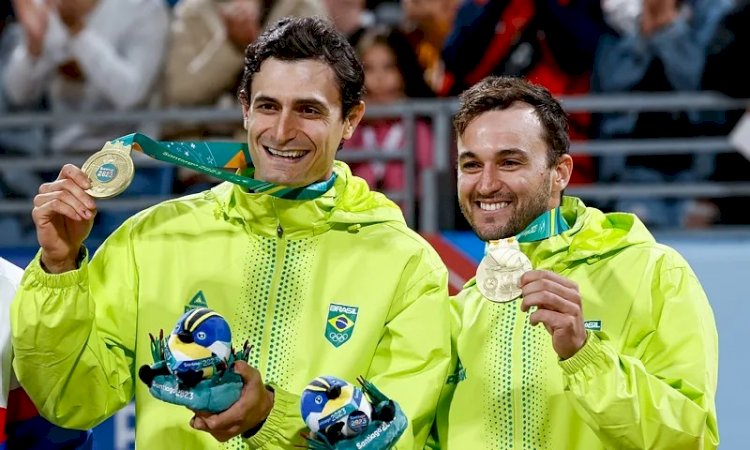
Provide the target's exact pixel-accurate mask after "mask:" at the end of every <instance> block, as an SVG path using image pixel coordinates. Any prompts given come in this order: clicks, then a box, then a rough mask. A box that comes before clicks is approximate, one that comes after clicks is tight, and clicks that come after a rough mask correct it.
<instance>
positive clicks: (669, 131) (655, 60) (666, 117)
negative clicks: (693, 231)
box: [592, 0, 731, 228]
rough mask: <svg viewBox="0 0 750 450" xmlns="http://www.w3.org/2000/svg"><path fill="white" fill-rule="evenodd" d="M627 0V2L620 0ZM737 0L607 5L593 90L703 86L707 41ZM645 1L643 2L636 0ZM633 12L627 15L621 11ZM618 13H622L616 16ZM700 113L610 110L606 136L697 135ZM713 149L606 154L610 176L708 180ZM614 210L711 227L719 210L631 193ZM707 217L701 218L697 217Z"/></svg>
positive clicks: (652, 220)
mask: <svg viewBox="0 0 750 450" xmlns="http://www.w3.org/2000/svg"><path fill="white" fill-rule="evenodd" d="M620 1H621V2H625V0H620ZM730 1H731V0H684V1H683V0H643V3H642V6H641V8H640V12H639V11H638V8H637V6H636V5H631V6H630V7H629V8H625V7H624V6H623V5H622V4H621V5H620V8H619V9H616V8H612V10H607V13H608V14H607V16H606V19H607V21H608V23H610V24H611V26H612V30H611V32H609V33H607V34H606V35H604V36H603V37H602V38H601V40H600V42H599V48H598V50H597V59H596V63H595V68H594V76H593V82H592V84H593V88H594V90H596V91H598V92H607V93H613V92H636V91H640V92H665V91H697V90H698V89H699V88H700V79H701V74H702V73H703V67H704V63H705V59H706V46H707V44H708V41H709V39H710V38H711V36H712V35H713V33H714V30H715V29H716V25H717V23H718V22H719V20H721V18H722V17H723V16H724V14H725V13H726V11H727V9H728V7H729V2H730ZM630 2H631V3H639V4H640V2H641V0H630ZM625 10H627V11H629V13H628V14H622V12H623V11H625ZM614 11H619V12H620V14H619V15H615V14H614ZM698 121H699V117H698V115H697V114H693V113H690V112H643V113H636V112H628V113H617V114H604V115H603V116H602V119H601V123H600V127H599V134H600V136H601V137H603V138H609V137H611V138H665V137H687V136H690V135H691V134H692V135H695V134H699V132H700V131H699V130H700V128H699V127H696V125H698V123H697V122H698ZM713 159H714V158H713V155H705V154H704V155H697V156H696V157H695V158H693V156H692V155H665V156H638V155H631V156H627V157H624V156H622V157H620V156H609V157H606V158H603V159H602V167H601V176H602V178H603V179H605V180H619V181H623V182H644V183H648V182H650V183H658V182H665V181H699V180H707V179H708V178H709V176H710V175H711V173H712V171H713ZM614 208H615V209H617V210H624V211H631V212H635V213H636V214H638V215H639V217H640V218H641V219H642V220H643V221H644V222H646V223H647V224H648V225H650V226H653V227H672V228H675V227H679V226H683V225H687V224H688V223H689V224H690V225H691V226H701V225H707V224H710V223H711V222H713V221H714V220H715V219H716V217H715V216H716V208H714V207H712V206H711V205H709V204H706V203H705V202H701V203H695V202H692V201H689V200H679V199H671V200H652V199H648V198H637V199H625V200H621V201H619V202H618V203H617V204H616V205H614ZM699 216H702V217H699Z"/></svg>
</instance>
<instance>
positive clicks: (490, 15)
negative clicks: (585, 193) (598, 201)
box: [439, 0, 606, 184]
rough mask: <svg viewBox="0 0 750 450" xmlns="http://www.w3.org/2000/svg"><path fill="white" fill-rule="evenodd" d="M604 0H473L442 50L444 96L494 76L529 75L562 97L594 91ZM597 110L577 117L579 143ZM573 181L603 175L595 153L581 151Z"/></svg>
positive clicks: (574, 132) (573, 123) (573, 125)
mask: <svg viewBox="0 0 750 450" xmlns="http://www.w3.org/2000/svg"><path fill="white" fill-rule="evenodd" d="M600 1H601V0H577V1H569V0H535V1H530V0H502V1H474V0H465V1H464V2H463V3H462V4H461V7H460V8H459V10H458V13H457V15H456V20H455V22H454V24H453V30H452V31H451V34H450V36H449V37H448V40H447V41H446V43H445V47H444V48H443V51H442V58H443V62H444V64H445V76H444V77H443V80H442V82H441V86H440V89H439V93H440V94H441V95H456V94H458V93H460V92H462V91H463V90H464V89H466V88H468V87H469V86H471V85H473V84H475V83H476V82H478V81H479V80H481V79H482V78H484V77H486V76H488V75H510V76H523V77H525V78H528V79H529V80H531V81H533V82H535V83H538V84H541V85H543V86H545V87H546V88H547V89H549V90H550V91H551V92H552V93H553V94H555V95H557V96H563V95H576V94H585V93H587V92H589V88H590V80H591V71H592V68H593V60H594V55H595V52H596V45H597V41H598V39H599V37H600V36H601V35H602V33H603V32H604V30H605V28H606V26H605V23H604V18H603V17H602V10H601V6H600ZM590 123H591V118H590V115H589V114H583V113H576V114H571V116H570V134H571V138H572V139H573V140H583V139H587V138H588V137H589V136H590ZM573 159H574V161H575V166H576V170H575V171H574V173H573V178H572V179H571V184H581V183H590V182H593V181H594V180H595V179H596V167H595V163H594V161H593V159H592V158H590V157H588V156H586V155H574V157H573Z"/></svg>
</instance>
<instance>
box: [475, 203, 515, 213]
mask: <svg viewBox="0 0 750 450" xmlns="http://www.w3.org/2000/svg"><path fill="white" fill-rule="evenodd" d="M508 205H510V202H498V203H484V202H479V208H481V209H482V210H483V211H497V210H498V209H504V208H506V207H508Z"/></svg>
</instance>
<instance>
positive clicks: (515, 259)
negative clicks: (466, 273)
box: [477, 238, 532, 303]
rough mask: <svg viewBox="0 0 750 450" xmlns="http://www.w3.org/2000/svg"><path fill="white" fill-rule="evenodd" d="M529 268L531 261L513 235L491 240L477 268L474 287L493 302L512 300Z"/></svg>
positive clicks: (515, 296) (517, 295)
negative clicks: (475, 285)
mask: <svg viewBox="0 0 750 450" xmlns="http://www.w3.org/2000/svg"><path fill="white" fill-rule="evenodd" d="M529 270H532V267H531V261H529V258H528V257H527V256H526V255H524V254H523V253H522V252H521V247H520V246H519V244H518V240H516V238H508V239H503V240H500V241H493V242H490V244H489V246H488V248H487V252H486V254H485V255H484V258H482V262H480V263H479V267H478V268H477V288H479V292H481V293H482V295H484V296H485V297H487V298H488V299H489V300H491V301H493V302H495V303H506V302H509V301H511V300H515V299H517V298H518V297H520V296H521V288H520V287H519V286H518V285H519V282H520V280H521V276H522V275H523V274H524V273H526V272H528V271H529Z"/></svg>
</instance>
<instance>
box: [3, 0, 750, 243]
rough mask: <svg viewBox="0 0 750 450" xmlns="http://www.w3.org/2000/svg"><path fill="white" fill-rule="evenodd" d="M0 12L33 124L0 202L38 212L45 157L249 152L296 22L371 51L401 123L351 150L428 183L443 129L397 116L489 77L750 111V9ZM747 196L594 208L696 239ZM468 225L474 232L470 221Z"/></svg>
mask: <svg viewBox="0 0 750 450" xmlns="http://www.w3.org/2000/svg"><path fill="white" fill-rule="evenodd" d="M0 8H2V10H1V11H0V119H2V117H13V116H18V115H23V114H29V113H32V115H29V116H27V117H30V118H31V119H29V121H28V122H27V123H22V122H19V123H18V124H16V125H13V126H2V127H0V199H2V200H0V203H2V202H4V201H6V200H7V201H13V202H18V201H28V202H29V203H28V205H29V208H28V209H29V210H30V208H31V203H30V199H31V198H32V197H33V196H34V195H35V194H36V191H37V189H38V186H39V184H40V183H42V182H43V181H44V180H49V179H54V177H55V176H56V174H57V171H58V169H59V167H58V168H56V169H55V170H52V168H49V167H44V166H43V165H40V164H35V162H39V161H44V160H46V159H50V158H61V157H62V159H65V157H68V156H70V158H71V160H73V159H74V158H75V157H79V156H81V155H83V156H86V155H89V154H91V153H92V152H93V151H95V150H97V149H99V148H101V146H102V144H103V143H104V142H105V141H107V140H109V139H112V138H114V137H117V136H121V135H124V134H128V133H130V132H133V131H136V130H137V131H141V132H144V133H147V134H149V135H150V136H152V137H156V138H159V139H162V140H197V139H211V140H219V139H235V140H244V139H245V137H244V132H243V131H244V130H242V128H241V115H240V108H239V105H238V103H237V100H236V86H237V84H238V80H239V77H240V75H241V72H242V68H243V50H244V48H245V47H246V46H247V45H248V44H249V43H251V42H252V41H253V40H254V39H255V38H256V37H257V36H258V34H259V33H260V32H261V31H262V30H263V29H264V28H265V27H267V26H269V24H271V23H273V22H274V21H275V20H277V19H278V18H280V17H284V16H288V15H297V16H300V15H319V16H327V17H329V18H330V20H331V21H332V22H333V23H334V24H335V25H336V27H337V28H338V29H339V30H340V31H341V32H342V33H343V34H344V35H346V36H347V37H348V39H349V41H350V42H351V44H352V45H353V46H354V47H355V48H356V49H357V51H358V52H359V55H360V56H361V59H362V62H363V65H364V69H365V76H366V88H367V97H366V100H367V102H368V105H384V106H387V105H391V107H392V108H393V111H395V112H396V113H395V114H394V115H393V117H388V118H382V117H380V116H378V118H367V120H365V122H364V123H363V124H362V126H360V127H359V129H358V130H357V133H356V135H355V136H354V138H353V139H352V140H350V141H347V142H346V144H345V148H344V150H345V151H350V152H352V153H354V152H357V151H361V150H377V151H378V152H382V153H400V152H414V161H415V174H414V175H415V177H416V179H417V180H418V178H419V174H420V173H421V171H423V170H426V169H427V168H429V167H430V166H431V165H432V164H433V161H434V157H435V154H434V149H435V144H436V143H435V140H436V139H446V137H445V136H436V135H435V133H434V132H433V131H434V128H433V127H432V126H431V125H432V124H431V123H430V117H424V118H419V119H418V120H417V122H416V125H415V126H414V128H413V129H412V130H410V131H409V132H408V133H407V127H405V123H404V120H403V118H402V117H399V115H398V114H397V112H398V110H399V105H404V104H408V103H409V102H412V101H415V99H429V98H433V99H450V98H453V97H455V96H456V95H457V94H459V93H460V92H461V91H462V90H463V89H465V88H466V87H468V86H470V85H472V84H473V83H475V82H477V81H479V80H480V79H482V78H483V77H485V76H487V75H490V74H506V75H516V76H523V77H527V78H529V79H530V80H532V81H534V82H537V83H540V84H543V85H544V86H546V87H547V88H548V89H550V90H551V91H552V92H553V93H554V94H557V95H559V96H562V97H564V98H568V97H572V98H575V97H578V96H592V97H593V96H596V95H600V94H602V95H607V94H631V93H634V94H638V95H648V94H649V93H650V94H653V95H656V94H657V93H675V92H685V93H697V92H700V91H711V92H717V93H719V94H721V95H725V96H728V97H732V98H736V99H748V98H750V83H749V82H748V80H750V69H748V68H747V65H746V64H745V62H744V61H743V60H744V59H745V58H746V56H747V55H748V51H749V50H750V43H749V42H748V41H749V39H750V27H748V24H750V1H749V0H484V1H482V0H401V1H393V0H381V1H378V0H368V1H365V0H278V1H272V0H171V1H167V0H3V3H2V4H1V5H0ZM435 101H436V102H437V101H438V100H435ZM445 101H449V100H445ZM209 107H210V108H216V109H217V110H227V109H228V108H234V109H236V111H237V116H236V119H234V120H232V121H225V122H224V123H220V122H216V121H211V122H210V123H201V121H200V120H198V121H192V122H189V121H176V122H172V123H149V122H148V121H145V122H143V121H140V122H139V121H135V122H134V123H124V122H123V123H111V122H109V121H108V122H105V123H101V124H100V123H96V122H91V121H88V122H86V123H76V122H73V123H70V122H63V123H54V122H52V123H43V124H39V123H36V122H35V121H34V120H33V117H35V116H34V115H33V114H34V113H45V112H52V113H55V114H58V115H60V114H62V115H64V114H77V113H82V112H83V113H86V112H89V113H90V112H112V111H119V112H127V111H146V110H155V111H159V110H173V109H190V108H209ZM605 109H606V108H605ZM743 112H744V107H742V108H735V109H729V110H727V109H717V110H716V111H712V110H705V108H704V109H702V110H695V111H693V110H689V109H688V110H682V111H653V110H648V111H636V110H628V109H621V110H615V109H613V110H611V111H606V112H591V113H585V112H580V111H579V112H575V113H573V114H571V130H570V131H571V137H572V139H573V140H575V141H576V142H584V141H587V140H607V139H613V140H614V139H618V140H623V139H625V140H628V139H655V138H659V139H660V138H700V137H710V136H727V134H728V133H729V132H730V131H731V130H732V129H733V127H734V126H735V124H736V123H737V121H738V120H739V119H740V117H741V115H742V114H743ZM0 122H1V120H0ZM450 141H451V144H450V145H453V144H452V141H453V139H450ZM623 142H627V141H623ZM11 159H12V161H14V164H12V165H10V164H4V163H3V161H4V160H5V161H11ZM22 160H27V161H28V165H25V164H20V165H19V164H18V161H22ZM136 167H138V165H136ZM352 168H353V171H354V172H355V174H357V175H359V176H361V177H363V178H364V179H365V180H367V182H368V183H369V184H370V186H371V187H372V188H373V189H377V190H382V191H386V192H393V191H399V190H401V189H404V183H405V180H408V177H405V176H404V171H405V170H406V166H405V165H404V162H403V161H401V160H397V159H395V160H393V159H377V160H372V161H359V162H356V163H353V164H352ZM136 174H137V175H136V179H135V180H134V182H133V185H132V186H131V187H130V188H129V190H128V192H126V195H125V196H126V197H128V196H132V197H137V196H143V195H182V194H187V193H192V192H198V191H200V190H203V189H206V188H207V187H210V186H211V185H213V184H214V183H216V180H213V179H210V178H207V177H204V176H202V175H200V174H196V173H194V172H190V171H187V170H181V169H176V168H166V167H153V166H152V167H147V168H144V169H139V170H137V172H136ZM749 179H750V162H748V160H747V159H746V158H745V157H743V156H742V155H741V154H740V153H738V152H736V151H729V152H711V151H702V152H693V153H690V152H686V154H675V153H671V154H662V155H660V154H656V153H653V154H648V153H645V154H644V153H639V154H629V155H628V154H626V155H623V154H612V155H607V154H603V155H602V154H596V155H586V154H576V155H575V171H574V177H573V186H586V185H590V184H603V183H629V184H637V183H644V184H648V183H700V182H716V183H728V182H742V181H748V180H749ZM417 186H419V184H417ZM748 196H750V194H748ZM451 200H452V199H451ZM748 200H749V199H748V197H747V196H744V197H743V196H719V197H718V198H712V196H711V194H710V193H707V195H706V196H705V198H703V197H701V196H694V197H692V198H687V197H675V198H669V197H666V198H665V197H657V196H644V197H642V198H641V197H637V196H636V197H634V196H623V197H621V198H620V197H617V196H615V197H613V198H610V199H607V200H606V201H605V200H599V201H592V202H589V203H592V204H594V205H595V206H599V207H601V208H603V209H605V210H625V211H630V212H634V213H636V214H638V215H639V217H641V219H642V220H644V221H645V222H646V223H647V224H648V225H649V226H651V227H652V228H656V229H659V228H661V229H693V228H707V227H721V226H742V225H745V226H746V225H748V224H750V219H749V218H748V215H747V214H745V212H744V209H745V208H746V207H747V205H748V204H749V203H748ZM131 213H132V211H127V210H120V211H113V212H108V213H103V214H100V216H99V217H98V218H97V221H98V222H97V227H96V228H95V233H98V234H99V235H100V236H106V235H107V234H108V233H109V232H111V231H112V229H113V228H114V227H116V226H117V225H118V224H119V223H120V222H121V221H122V220H123V219H124V218H125V217H127V216H128V215H129V214H131ZM455 224H456V227H457V228H460V227H461V226H462V224H461V221H460V218H457V219H456V221H455ZM31 239H33V225H32V224H31V219H30V214H28V212H25V213H21V212H15V213H10V212H3V213H0V246H12V245H14V244H19V243H21V242H28V241H29V240H31Z"/></svg>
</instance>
